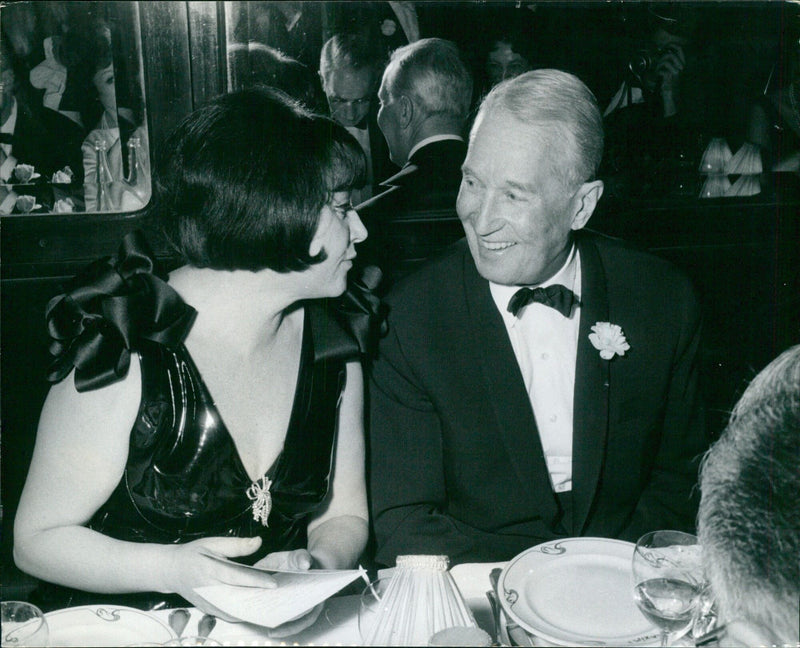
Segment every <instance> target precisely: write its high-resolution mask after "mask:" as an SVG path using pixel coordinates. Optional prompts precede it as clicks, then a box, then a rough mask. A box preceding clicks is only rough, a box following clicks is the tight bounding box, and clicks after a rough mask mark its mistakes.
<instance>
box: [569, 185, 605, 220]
mask: <svg viewBox="0 0 800 648" xmlns="http://www.w3.org/2000/svg"><path fill="white" fill-rule="evenodd" d="M602 195H603V181H602V180H593V181H592V182H584V183H583V184H582V185H581V186H580V188H579V189H578V191H576V192H575V195H574V196H573V197H572V206H573V213H574V215H573V217H572V225H571V228H572V229H574V230H579V229H583V227H584V226H585V225H586V223H588V222H589V219H590V218H591V217H592V214H593V213H594V210H595V207H597V203H598V202H599V201H600V196H602Z"/></svg>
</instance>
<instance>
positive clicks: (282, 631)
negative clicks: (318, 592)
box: [255, 549, 324, 639]
mask: <svg viewBox="0 0 800 648" xmlns="http://www.w3.org/2000/svg"><path fill="white" fill-rule="evenodd" d="M313 565H314V558H313V557H312V556H311V554H310V553H309V552H308V550H306V549H295V550H294V551H276V552H275V553H271V554H267V555H266V556H264V557H263V558H262V559H261V560H259V561H258V562H257V563H256V564H255V566H256V567H261V568H262V569H294V570H297V571H307V570H309V569H311V567H312V566H313ZM323 607H324V603H320V604H319V605H317V606H316V607H314V608H312V609H311V611H309V612H307V613H306V614H303V615H302V616H299V617H297V618H296V619H292V620H291V621H287V622H286V623H283V624H281V625H279V626H278V627H277V628H271V629H270V630H269V636H270V637H271V638H275V639H278V638H280V637H289V636H291V635H294V634H297V633H298V632H300V631H301V630H305V629H306V628H307V627H308V626H310V625H311V624H312V623H314V622H315V621H316V620H317V617H318V616H319V614H320V612H322V608H323Z"/></svg>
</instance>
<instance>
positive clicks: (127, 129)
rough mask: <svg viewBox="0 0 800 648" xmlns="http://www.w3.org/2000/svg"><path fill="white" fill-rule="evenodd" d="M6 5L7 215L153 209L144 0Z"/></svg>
mask: <svg viewBox="0 0 800 648" xmlns="http://www.w3.org/2000/svg"><path fill="white" fill-rule="evenodd" d="M0 11H2V15H1V16H0V23H1V25H2V37H0V47H2V56H0V61H2V64H1V65H2V79H1V80H0V81H1V83H2V93H1V94H2V99H0V101H1V102H2V104H0V213H2V214H42V213H64V212H101V211H114V212H120V211H123V212H124V211H134V210H137V209H141V208H142V207H144V206H145V205H146V204H147V201H148V200H149V198H150V155H149V140H148V136H147V125H146V117H145V102H144V96H143V90H142V88H143V79H142V64H141V36H140V31H139V16H138V8H137V3H135V2H59V1H55V2H54V1H49V2H44V1H36V2H18V3H13V4H8V5H5V6H3V7H2V9H0Z"/></svg>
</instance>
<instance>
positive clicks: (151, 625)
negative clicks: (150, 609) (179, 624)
mask: <svg viewBox="0 0 800 648" xmlns="http://www.w3.org/2000/svg"><path fill="white" fill-rule="evenodd" d="M44 616H45V618H46V619H47V627H48V629H49V634H50V638H49V640H48V645H49V646H87V647H89V646H135V645H138V644H143V643H159V644H161V643H166V642H167V641H169V640H170V639H174V638H175V637H176V635H175V633H174V632H173V631H172V629H171V628H170V627H169V626H168V625H167V624H166V623H162V622H161V621H160V620H159V619H157V618H155V617H154V616H152V615H150V614H148V613H147V612H144V611H142V610H136V609H134V608H129V607H121V606H118V605H83V606H81V607H73V608H64V609H63V610H56V611H55V612H48V613H47V614H45V615H44Z"/></svg>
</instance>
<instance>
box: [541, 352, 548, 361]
mask: <svg viewBox="0 0 800 648" xmlns="http://www.w3.org/2000/svg"><path fill="white" fill-rule="evenodd" d="M549 357H550V354H549V353H547V351H545V352H544V353H543V354H542V360H547V359H548V358H549Z"/></svg>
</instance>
